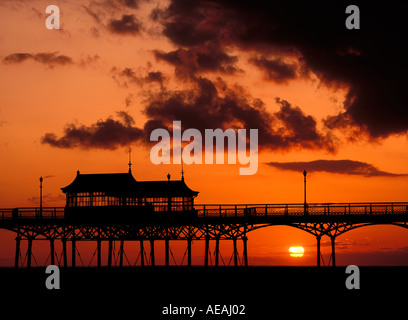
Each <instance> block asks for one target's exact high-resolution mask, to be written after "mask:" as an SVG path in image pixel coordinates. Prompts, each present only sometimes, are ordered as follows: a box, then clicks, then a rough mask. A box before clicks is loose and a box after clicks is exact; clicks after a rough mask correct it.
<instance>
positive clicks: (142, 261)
mask: <svg viewBox="0 0 408 320" xmlns="http://www.w3.org/2000/svg"><path fill="white" fill-rule="evenodd" d="M140 266H141V267H144V247H143V240H140Z"/></svg>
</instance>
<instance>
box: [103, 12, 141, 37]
mask: <svg viewBox="0 0 408 320" xmlns="http://www.w3.org/2000/svg"><path fill="white" fill-rule="evenodd" d="M140 28H141V24H140V23H139V22H138V21H137V19H136V17H135V16H134V15H133V14H130V15H126V14H124V15H122V18H121V19H119V20H115V19H112V20H110V21H109V24H108V29H109V30H110V31H111V32H113V33H118V34H129V35H135V34H138V33H139V31H140Z"/></svg>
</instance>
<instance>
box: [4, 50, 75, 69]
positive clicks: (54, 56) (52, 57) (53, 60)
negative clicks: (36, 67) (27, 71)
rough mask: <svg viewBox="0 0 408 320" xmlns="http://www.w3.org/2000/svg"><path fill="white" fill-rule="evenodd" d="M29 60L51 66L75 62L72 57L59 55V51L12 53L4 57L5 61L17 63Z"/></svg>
mask: <svg viewBox="0 0 408 320" xmlns="http://www.w3.org/2000/svg"><path fill="white" fill-rule="evenodd" d="M27 60H33V61H36V62H39V63H42V64H45V65H48V66H50V67H54V66H55V65H68V64H73V60H72V58H71V57H68V56H66V55H58V52H41V53H12V54H9V55H8V56H6V57H5V58H4V59H3V63H6V64H17V63H22V62H24V61H27Z"/></svg>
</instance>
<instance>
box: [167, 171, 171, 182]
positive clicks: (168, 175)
mask: <svg viewBox="0 0 408 320" xmlns="http://www.w3.org/2000/svg"><path fill="white" fill-rule="evenodd" d="M167 180H168V181H170V173H168V174H167Z"/></svg>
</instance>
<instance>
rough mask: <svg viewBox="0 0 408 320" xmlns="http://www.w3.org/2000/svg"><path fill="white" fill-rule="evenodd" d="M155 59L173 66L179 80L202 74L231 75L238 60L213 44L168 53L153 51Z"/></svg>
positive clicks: (235, 69)
mask: <svg viewBox="0 0 408 320" xmlns="http://www.w3.org/2000/svg"><path fill="white" fill-rule="evenodd" d="M154 55H155V57H156V59H158V60H163V61H166V62H168V63H170V64H172V65H174V66H175V68H176V69H175V70H176V75H177V76H178V77H179V78H185V77H186V76H188V77H189V78H191V77H194V76H195V75H196V74H197V73H202V72H219V73H224V74H232V73H234V72H236V71H237V68H236V67H235V66H234V64H235V63H236V62H237V60H238V58H237V57H236V56H230V55H228V54H227V53H225V51H223V50H222V49H221V48H220V47H219V46H217V45H215V44H213V43H206V44H200V45H197V46H195V47H193V48H190V49H183V48H180V49H177V50H174V51H170V52H167V53H166V52H163V51H160V50H155V51H154Z"/></svg>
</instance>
